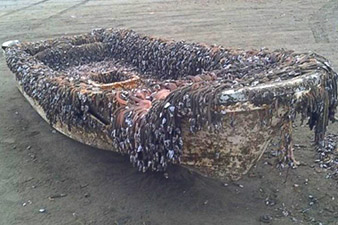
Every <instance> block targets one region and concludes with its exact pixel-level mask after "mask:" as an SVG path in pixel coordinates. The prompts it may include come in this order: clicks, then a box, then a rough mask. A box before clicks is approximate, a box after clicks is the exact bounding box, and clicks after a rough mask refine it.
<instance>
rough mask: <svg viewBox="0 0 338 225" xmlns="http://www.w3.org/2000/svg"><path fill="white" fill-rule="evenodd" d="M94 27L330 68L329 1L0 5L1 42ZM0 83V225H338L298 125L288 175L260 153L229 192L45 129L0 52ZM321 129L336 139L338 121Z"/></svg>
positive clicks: (334, 34)
mask: <svg viewBox="0 0 338 225" xmlns="http://www.w3.org/2000/svg"><path fill="white" fill-rule="evenodd" d="M97 27H118V28H131V29H134V30H136V31H138V32H142V33H145V34H149V35H154V36H161V37H165V38H167V39H175V40H183V39H184V40H187V41H194V42H205V43H208V44H213V43H216V44H221V45H223V46H226V47H233V48H244V49H251V48H261V47H268V48H270V49H276V48H287V49H294V50H296V51H298V52H307V51H314V52H316V53H318V54H321V55H323V56H325V57H327V58H328V59H329V60H330V61H331V63H332V65H333V66H334V67H335V68H338V52H337V49H338V29H337V27H338V1H336V0H331V1H327V0H317V1H313V0H296V1H291V0H285V1H282V0H271V1H267V0H238V1H235V0H224V1H202V0H195V1H190V0H188V1H153V0H149V1H131V0H128V1H111V0H98V1H89V0H84V1H74V0H73V1H71V0H40V1H38V0H29V1H28V0H16V1H12V0H3V1H1V2H0V31H1V32H0V42H1V43H2V42H4V41H6V40H11V39H19V40H25V41H33V40H40V39H46V38H53V37H57V36H61V35H67V34H78V33H82V32H87V31H90V30H91V29H93V28H97ZM0 78H1V79H0V224H67V225H79V224H147V225H148V224H151V225H154V224H229V225H230V224H262V223H263V221H265V220H268V221H269V222H270V223H271V224H320V223H322V224H338V192H337V189H338V181H337V180H335V179H332V178H326V177H327V175H328V173H329V171H326V170H325V169H320V168H319V166H318V164H316V163H315V162H314V161H315V159H316V151H315V147H314V146H313V142H312V140H313V137H314V135H313V132H312V131H310V130H309V129H308V128H307V127H301V126H297V127H296V128H295V133H294V135H295V143H296V144H298V145H299V147H298V148H296V150H295V155H296V157H297V159H298V160H300V161H301V162H302V166H300V167H298V168H297V169H289V170H288V169H284V170H280V169H276V168H275V158H274V157H271V154H270V153H269V150H271V149H272V148H273V147H270V148H269V149H268V152H267V153H266V154H265V155H264V156H263V158H262V159H261V161H260V162H259V163H258V164H257V166H256V167H255V168H253V169H252V170H251V171H250V173H249V175H247V176H245V177H244V178H243V179H242V180H240V181H238V182H236V183H233V182H229V181H219V180H212V179H209V178H205V177H202V176H200V175H197V174H195V173H192V172H189V171H187V170H186V169H184V168H181V167H179V166H173V167H171V168H170V169H169V179H165V178H164V177H163V176H162V175H161V174H157V173H145V174H143V173H139V172H137V170H136V169H135V168H133V167H132V166H131V164H130V163H129V162H128V158H127V157H124V156H120V155H118V154H115V153H111V152H106V151H101V150H98V149H94V148H91V147H88V146H85V145H82V144H80V143H77V142H75V141H73V140H71V139H69V138H66V137H64V136H63V135H61V134H59V133H56V132H54V131H53V129H52V128H51V127H50V126H49V125H48V124H47V123H46V122H44V121H43V120H42V119H41V118H40V117H39V115H38V114H37V113H36V112H35V111H34V110H33V109H32V108H31V107H30V105H29V104H28V102H27V101H25V99H24V98H23V96H22V95H21V94H20V93H19V91H18V90H17V88H16V86H15V81H14V76H13V75H12V74H11V73H10V71H9V70H8V69H7V67H6V64H5V60H4V57H3V56H2V55H1V56H0ZM329 132H330V133H333V134H338V126H337V124H331V125H330V126H329ZM337 155H338V153H337ZM50 196H56V197H55V198H52V199H50V198H49V197H50ZM39 209H45V210H46V212H44V213H40V212H39ZM264 215H266V216H264ZM262 216H264V217H263V218H262Z"/></svg>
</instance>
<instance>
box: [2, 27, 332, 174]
mask: <svg viewBox="0 0 338 225" xmlns="http://www.w3.org/2000/svg"><path fill="white" fill-rule="evenodd" d="M2 48H3V50H4V55H5V58H6V62H7V65H8V67H9V69H10V70H11V71H12V72H13V73H14V74H15V77H16V81H17V86H18V89H19V90H20V92H21V93H22V94H23V96H24V97H25V98H26V99H27V100H28V102H29V103H30V104H31V105H32V107H33V108H34V109H35V110H36V111H37V112H38V113H39V114H40V115H41V117H42V118H43V119H44V120H46V121H47V122H48V123H49V124H50V125H51V126H52V127H53V128H55V129H56V130H57V131H59V132H61V133H63V134H64V135H66V136H68V137H70V138H72V139H74V140H77V141H79V142H82V143H84V144H87V145H90V146H93V147H96V148H99V149H104V150H110V151H114V152H118V153H121V154H124V155H128V156H129V158H130V161H131V163H132V164H133V165H134V166H135V167H137V169H138V170H140V171H142V172H146V171H160V172H161V171H162V172H164V171H166V169H167V167H168V166H169V165H170V164H180V165H182V166H184V167H186V168H189V169H191V170H194V171H196V172H198V173H200V174H202V175H205V176H209V177H213V178H217V179H229V178H230V179H232V180H238V179H239V178H241V177H242V176H243V175H244V174H246V173H247V172H248V171H249V170H250V168H251V167H252V166H253V165H255V163H256V162H257V161H258V160H259V159H260V158H261V156H262V155H263V153H264V151H265V150H266V148H267V146H268V145H269V143H270V142H271V140H272V139H273V138H276V137H277V138H279V140H280V148H279V149H280V150H279V152H280V154H279V158H280V161H281V162H288V163H290V164H292V165H297V164H298V163H299V162H298V161H297V160H296V159H295V156H294V155H293V140H292V130H293V124H294V122H295V120H296V116H297V115H300V117H301V120H302V122H303V121H304V122H305V123H307V124H308V126H309V127H310V128H311V129H313V130H314V137H315V138H314V139H315V142H316V143H317V144H319V145H321V144H322V142H323V138H324V135H325V132H326V127H327V125H328V123H329V121H335V110H336V107H337V73H336V72H335V71H334V70H333V69H332V67H331V66H330V64H329V62H328V60H327V59H325V58H324V57H322V56H319V55H317V54H315V53H296V52H294V51H292V50H285V49H278V50H274V51H270V50H269V49H265V48H263V49H260V50H242V49H230V48H225V47H222V46H218V45H207V44H203V43H188V42H185V41H173V40H165V39H162V38H157V37H152V36H147V35H143V34H139V33H137V32H135V31H132V30H127V29H113V28H107V29H102V28H100V29H94V30H92V31H91V32H89V33H85V34H81V35H75V36H64V37H58V38H54V39H48V40H42V41H37V42H21V41H9V42H6V43H4V44H3V45H2Z"/></svg>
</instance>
